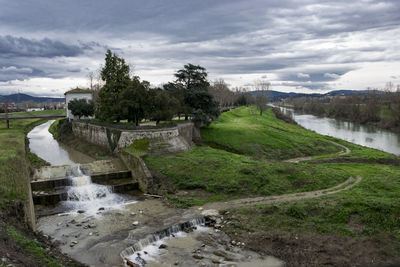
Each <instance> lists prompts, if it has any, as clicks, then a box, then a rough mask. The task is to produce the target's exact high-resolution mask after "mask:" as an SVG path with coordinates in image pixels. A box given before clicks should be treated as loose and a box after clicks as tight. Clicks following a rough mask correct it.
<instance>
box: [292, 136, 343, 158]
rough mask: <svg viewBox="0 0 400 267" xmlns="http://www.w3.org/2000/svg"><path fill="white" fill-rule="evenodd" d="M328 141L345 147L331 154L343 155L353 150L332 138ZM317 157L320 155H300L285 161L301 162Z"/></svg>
mask: <svg viewBox="0 0 400 267" xmlns="http://www.w3.org/2000/svg"><path fill="white" fill-rule="evenodd" d="M327 141H328V142H330V143H332V144H334V145H336V146H339V147H341V148H343V149H344V150H343V151H340V152H338V153H334V154H331V156H343V155H347V154H349V153H350V152H351V150H350V149H349V148H348V147H347V146H344V145H342V144H339V143H336V142H334V141H330V140H327ZM315 157H318V156H310V157H299V158H294V159H287V160H284V162H289V163H299V162H301V161H307V160H312V159H313V158H315Z"/></svg>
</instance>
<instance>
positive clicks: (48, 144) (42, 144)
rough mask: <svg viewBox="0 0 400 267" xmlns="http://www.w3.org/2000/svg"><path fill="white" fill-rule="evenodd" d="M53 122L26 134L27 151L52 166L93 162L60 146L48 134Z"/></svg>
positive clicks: (76, 152)
mask: <svg viewBox="0 0 400 267" xmlns="http://www.w3.org/2000/svg"><path fill="white" fill-rule="evenodd" d="M53 122H54V120H50V121H48V122H46V123H43V124H41V125H39V126H36V127H35V128H33V130H32V131H30V132H29V133H28V138H29V149H30V150H31V152H32V153H35V154H36V155H38V156H39V157H40V158H42V159H44V160H45V161H47V162H49V163H50V164H51V165H53V166H57V165H71V164H74V163H88V162H91V161H93V159H92V158H90V157H88V156H86V155H84V154H82V153H79V152H78V151H75V150H72V149H67V148H66V147H64V146H61V145H60V144H59V143H58V142H57V141H56V140H55V139H54V138H53V135H52V134H51V133H50V132H49V127H50V125H51V124H52V123H53Z"/></svg>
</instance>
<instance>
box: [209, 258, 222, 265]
mask: <svg viewBox="0 0 400 267" xmlns="http://www.w3.org/2000/svg"><path fill="white" fill-rule="evenodd" d="M211 261H212V263H214V264H221V261H220V260H218V259H212V260H211Z"/></svg>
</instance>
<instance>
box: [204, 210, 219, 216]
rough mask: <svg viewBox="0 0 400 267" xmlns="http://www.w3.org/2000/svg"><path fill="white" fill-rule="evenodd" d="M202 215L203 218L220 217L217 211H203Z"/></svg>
mask: <svg viewBox="0 0 400 267" xmlns="http://www.w3.org/2000/svg"><path fill="white" fill-rule="evenodd" d="M201 215H203V216H209V217H210V216H218V215H219V214H218V211H217V210H203V211H202V212H201Z"/></svg>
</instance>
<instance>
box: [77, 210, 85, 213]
mask: <svg viewBox="0 0 400 267" xmlns="http://www.w3.org/2000/svg"><path fill="white" fill-rule="evenodd" d="M77 212H78V213H85V211H84V210H78V211H77Z"/></svg>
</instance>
